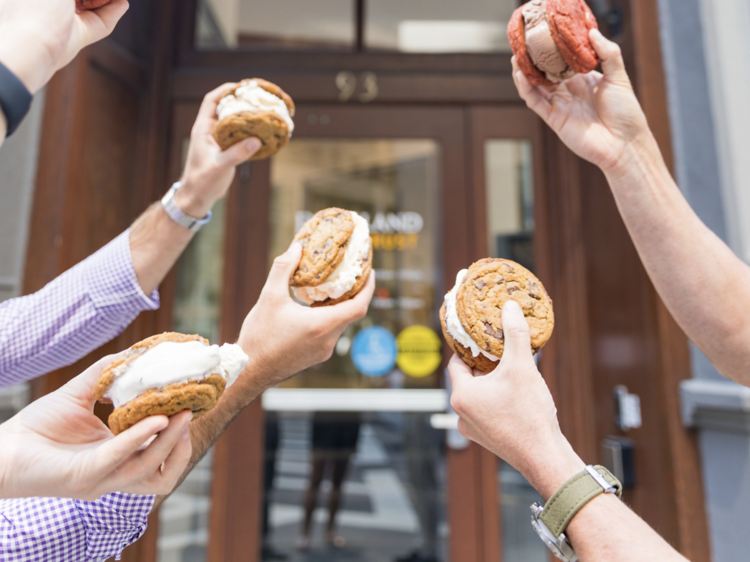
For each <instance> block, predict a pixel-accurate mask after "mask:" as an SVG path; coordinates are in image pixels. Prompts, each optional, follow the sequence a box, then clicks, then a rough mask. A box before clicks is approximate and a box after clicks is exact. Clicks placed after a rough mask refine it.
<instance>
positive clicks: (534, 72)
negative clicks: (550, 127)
mask: <svg viewBox="0 0 750 562" xmlns="http://www.w3.org/2000/svg"><path fill="white" fill-rule="evenodd" d="M596 28H597V23H596V18H595V17H594V14H593V13H592V12H591V10H590V9H589V7H588V6H587V5H586V3H585V2H584V0H531V1H530V2H528V3H526V4H524V5H523V6H521V7H520V8H518V9H517V10H516V11H515V12H514V13H513V16H512V17H511V20H510V22H509V23H508V39H509V40H510V44H511V48H512V49H513V54H514V55H515V57H516V63H517V64H518V67H519V68H520V69H521V71H522V72H523V73H524V74H525V75H526V78H527V79H528V80H529V82H531V83H532V84H533V85H535V86H549V85H552V84H554V83H558V82H562V81H563V80H567V79H568V78H572V77H573V76H575V75H576V73H579V72H580V73H587V72H591V71H592V70H594V69H595V68H596V67H597V65H598V64H599V59H598V57H597V55H596V51H595V50H594V48H593V46H592V44H591V40H590V39H589V32H590V31H591V30H592V29H596Z"/></svg>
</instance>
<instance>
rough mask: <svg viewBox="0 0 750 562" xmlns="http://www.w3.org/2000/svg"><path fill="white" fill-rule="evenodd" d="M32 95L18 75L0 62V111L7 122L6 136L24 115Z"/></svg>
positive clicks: (16, 127)
mask: <svg viewBox="0 0 750 562" xmlns="http://www.w3.org/2000/svg"><path fill="white" fill-rule="evenodd" d="M31 99H32V95H31V92H29V90H28V88H26V86H24V84H23V82H21V80H19V79H18V76H16V75H15V74H13V73H12V72H11V71H10V70H9V69H8V68H7V67H6V66H5V65H4V64H3V63H1V62H0V111H2V112H3V114H5V120H6V122H7V131H6V133H5V136H6V137H9V136H11V135H12V134H13V133H14V132H15V131H16V129H18V126H19V125H20V124H21V121H23V118H24V117H26V114H27V113H28V112H29V108H30V107H31Z"/></svg>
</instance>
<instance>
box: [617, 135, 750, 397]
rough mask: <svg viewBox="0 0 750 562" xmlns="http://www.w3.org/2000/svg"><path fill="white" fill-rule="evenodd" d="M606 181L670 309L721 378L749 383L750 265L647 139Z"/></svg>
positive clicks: (653, 143) (651, 139) (657, 287)
mask: <svg viewBox="0 0 750 562" xmlns="http://www.w3.org/2000/svg"><path fill="white" fill-rule="evenodd" d="M607 179H608V181H609V183H610V186H611V187H612V191H613V193H614V196H615V200H616V201H617V205H618V208H619V210H620V213H621V214H622V217H623V219H624V221H625V224H626V226H627V228H628V231H629V232H630V235H631V237H632V239H633V242H634V243H635V246H636V249H637V250H638V253H639V255H640V257H641V260H642V261H643V264H644V266H645V267H646V270H647V271H648V273H649V276H650V278H651V280H652V282H653V283H654V285H655V287H656V290H657V291H658V292H659V294H660V296H661V298H662V299H663V301H664V303H665V304H666V306H667V308H668V309H669V311H670V312H671V313H672V315H673V316H674V318H675V319H676V320H677V322H678V323H679V324H680V326H681V327H682V329H683V330H685V332H686V333H687V335H688V337H689V338H690V339H691V340H692V341H693V342H695V343H696V345H698V347H699V348H701V350H703V352H704V353H706V355H707V356H708V357H709V359H711V361H712V362H713V363H714V364H715V365H716V367H717V368H718V369H719V370H720V371H721V372H722V373H723V374H724V375H726V376H728V377H730V378H733V379H735V380H737V381H738V382H744V383H750V373H748V372H747V365H748V364H749V363H750V323H748V322H747V320H746V314H745V311H746V310H747V309H748V308H750V268H748V266H747V265H746V264H745V263H743V262H742V261H741V260H740V259H739V258H737V256H735V255H734V254H733V253H732V251H731V250H730V249H729V248H728V247H727V245H726V244H725V243H724V242H723V241H722V240H720V239H719V238H718V237H717V236H716V235H715V234H714V233H713V232H711V231H710V230H709V229H708V228H707V227H706V226H705V225H704V224H703V223H702V222H701V220H700V219H699V218H698V216H697V215H696V214H695V212H694V211H693V210H692V208H691V207H690V205H689V204H688V202H687V201H686V200H685V198H684V197H683V195H682V193H681V192H680V190H679V189H678V187H677V185H676V184H675V182H674V181H673V179H672V177H671V175H670V173H669V170H668V169H667V167H666V165H665V163H664V161H663V159H662V157H661V154H660V152H659V149H658V147H657V145H656V142H655V141H654V140H653V138H651V137H650V136H649V138H648V139H646V140H645V141H644V142H643V143H641V145H640V146H639V147H637V148H633V149H629V150H628V151H626V154H625V155H624V157H623V158H622V160H621V162H620V164H619V165H618V167H617V169H616V170H612V171H609V172H608V173H607Z"/></svg>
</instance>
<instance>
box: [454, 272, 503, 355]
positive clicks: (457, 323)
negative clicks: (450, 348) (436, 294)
mask: <svg viewBox="0 0 750 562" xmlns="http://www.w3.org/2000/svg"><path fill="white" fill-rule="evenodd" d="M467 273H469V270H468V269H462V270H461V271H459V272H458V275H457V276H456V284H455V285H454V287H453V289H451V290H450V292H449V293H448V294H446V295H445V327H446V328H448V333H449V334H450V335H451V337H452V338H453V339H454V340H456V341H457V342H458V343H460V344H461V345H462V346H464V347H465V348H467V349H469V350H471V354H472V355H473V356H474V357H479V354H480V353H481V354H482V355H484V356H485V357H486V358H487V359H489V360H490V361H500V359H499V358H497V357H495V356H494V355H492V354H490V353H487V352H486V351H485V350H483V349H482V348H481V347H479V345H478V344H477V342H475V341H474V340H473V339H472V337H471V336H470V335H469V333H468V332H467V331H466V330H465V329H464V326H463V324H461V320H460V319H459V318H458V311H457V310H456V294H457V293H458V288H459V287H460V286H461V283H463V282H464V279H465V278H466V274H467Z"/></svg>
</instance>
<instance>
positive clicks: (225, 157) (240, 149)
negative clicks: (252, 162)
mask: <svg viewBox="0 0 750 562" xmlns="http://www.w3.org/2000/svg"><path fill="white" fill-rule="evenodd" d="M262 145H263V143H262V142H260V139H259V138H257V137H250V138H249V139H247V140H244V141H242V142H238V143H237V144H234V145H232V146H230V147H229V148H227V149H226V150H224V151H223V152H219V154H218V156H217V157H216V161H217V162H218V164H219V166H221V167H231V168H234V167H235V166H239V165H240V164H242V163H243V162H246V161H247V160H248V159H250V157H252V155H253V154H255V153H256V152H258V151H259V150H260V147H261V146H262Z"/></svg>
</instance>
